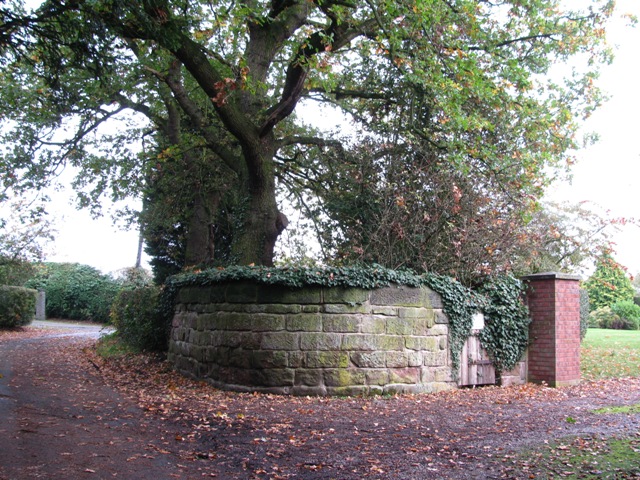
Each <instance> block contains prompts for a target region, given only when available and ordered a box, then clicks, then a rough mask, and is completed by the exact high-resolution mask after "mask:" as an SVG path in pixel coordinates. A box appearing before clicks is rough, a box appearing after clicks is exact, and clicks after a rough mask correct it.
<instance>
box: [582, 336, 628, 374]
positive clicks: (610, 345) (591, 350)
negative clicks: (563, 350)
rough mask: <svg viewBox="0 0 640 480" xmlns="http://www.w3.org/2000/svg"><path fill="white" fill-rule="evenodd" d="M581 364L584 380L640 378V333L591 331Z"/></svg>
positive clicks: (583, 347)
mask: <svg viewBox="0 0 640 480" xmlns="http://www.w3.org/2000/svg"><path fill="white" fill-rule="evenodd" d="M580 363H581V365H580V367H581V373H582V378H583V379H584V380H600V379H604V378H620V377H637V376H640V330H608V329H602V328H590V329H589V330H588V331H587V335H586V337H585V339H584V341H583V342H582V349H581V362H580Z"/></svg>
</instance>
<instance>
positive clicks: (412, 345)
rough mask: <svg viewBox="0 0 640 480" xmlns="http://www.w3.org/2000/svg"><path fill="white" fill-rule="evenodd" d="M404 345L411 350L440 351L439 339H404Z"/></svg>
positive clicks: (417, 337)
mask: <svg viewBox="0 0 640 480" xmlns="http://www.w3.org/2000/svg"><path fill="white" fill-rule="evenodd" d="M404 345H405V347H406V348H408V349H409V350H420V351H428V352H435V351H437V350H438V339H437V337H422V336H415V337H409V336H408V337H404Z"/></svg>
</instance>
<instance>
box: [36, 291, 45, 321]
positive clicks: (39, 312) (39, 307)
mask: <svg viewBox="0 0 640 480" xmlns="http://www.w3.org/2000/svg"><path fill="white" fill-rule="evenodd" d="M45 304H46V295H45V292H44V290H38V295H37V296H36V320H46V318H47V317H46V313H45Z"/></svg>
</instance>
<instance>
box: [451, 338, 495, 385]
mask: <svg viewBox="0 0 640 480" xmlns="http://www.w3.org/2000/svg"><path fill="white" fill-rule="evenodd" d="M479 333H480V330H473V331H472V333H471V336H470V337H469V338H467V341H466V342H465V344H464V347H462V352H461V353H460V372H459V373H460V375H459V377H458V385H459V386H461V387H467V386H475V385H495V383H496V369H495V368H493V364H492V363H491V360H490V359H489V355H488V354H487V351H486V350H485V349H484V348H482V345H480V339H479V338H478V335H479Z"/></svg>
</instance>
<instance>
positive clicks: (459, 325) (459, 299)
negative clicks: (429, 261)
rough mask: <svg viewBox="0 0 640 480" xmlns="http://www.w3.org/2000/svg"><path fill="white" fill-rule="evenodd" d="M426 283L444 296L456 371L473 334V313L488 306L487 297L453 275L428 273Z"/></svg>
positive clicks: (452, 357) (454, 369) (450, 345)
mask: <svg viewBox="0 0 640 480" xmlns="http://www.w3.org/2000/svg"><path fill="white" fill-rule="evenodd" d="M425 281H426V282H425V283H426V284H427V285H428V286H429V287H430V288H432V289H433V290H434V291H435V292H437V293H438V294H440V296H441V297H442V303H443V307H444V308H443V309H444V312H445V314H446V315H447V317H448V318H449V350H450V352H451V363H452V369H453V372H454V373H457V372H458V367H459V366H460V352H462V347H464V342H465V341H466V340H467V338H468V337H469V335H470V334H471V326H472V324H473V315H474V314H475V313H476V312H478V311H479V310H482V309H483V307H486V302H485V301H484V300H485V299H484V298H482V297H480V296H478V295H476V294H475V293H474V292H472V291H471V290H470V289H469V288H467V287H465V286H463V285H462V284H460V283H459V282H457V281H456V280H455V279H453V278H451V277H446V276H441V275H435V274H427V275H425Z"/></svg>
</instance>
